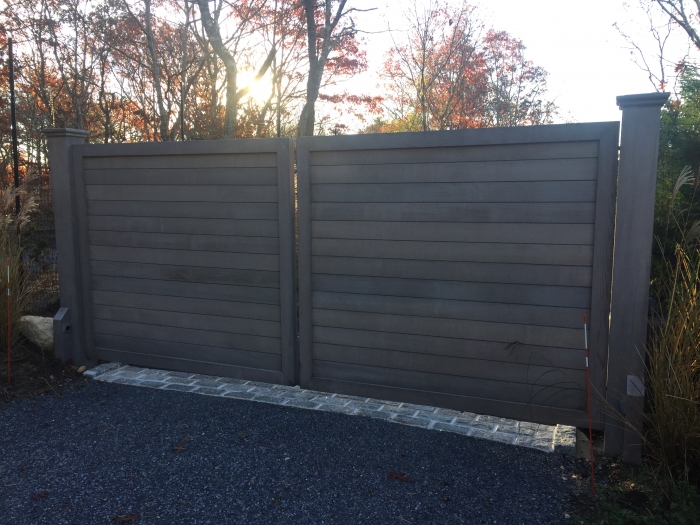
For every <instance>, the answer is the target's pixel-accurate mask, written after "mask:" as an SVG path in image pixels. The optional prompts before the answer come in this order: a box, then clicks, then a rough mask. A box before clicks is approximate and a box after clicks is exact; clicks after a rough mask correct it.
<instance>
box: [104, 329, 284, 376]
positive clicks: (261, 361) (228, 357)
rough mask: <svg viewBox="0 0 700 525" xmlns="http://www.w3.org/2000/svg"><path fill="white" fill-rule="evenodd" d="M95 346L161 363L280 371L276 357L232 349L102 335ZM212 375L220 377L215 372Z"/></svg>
mask: <svg viewBox="0 0 700 525" xmlns="http://www.w3.org/2000/svg"><path fill="white" fill-rule="evenodd" d="M96 343H97V346H98V347H100V348H104V349H110V350H117V351H123V352H129V353H139V354H143V355H151V356H153V357H159V358H161V359H163V360H164V361H165V360H167V359H187V360H190V361H204V362H208V363H212V364H218V365H228V366H244V367H250V368H261V369H267V370H280V368H281V362H280V356H279V355H278V354H266V353H263V352H251V351H248V350H238V349H236V348H221V347H216V346H204V345H194V344H185V343H173V342H169V341H168V342H166V341H154V340H152V339H138V338H135V337H128V336H127V337H124V336H116V335H102V334H98V335H97V338H96ZM161 367H162V365H161ZM214 373H215V374H216V375H220V374H219V373H218V372H214Z"/></svg>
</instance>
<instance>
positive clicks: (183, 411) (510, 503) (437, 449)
mask: <svg viewBox="0 0 700 525" xmlns="http://www.w3.org/2000/svg"><path fill="white" fill-rule="evenodd" d="M0 451H1V453H0V509H1V514H0V522H2V523H3V524H7V525H25V524H26V525H29V524H31V525H38V524H51V525H54V524H62V523H65V524H80V525H82V524H85V525H87V524H89V525H99V524H105V525H106V524H113V523H144V524H146V523H153V524H167V525H174V524H178V525H180V524H195V523H197V524H214V525H219V524H227V523H235V524H277V523H279V524H286V523H289V524H295V525H296V524H298V525H305V524H316V523H318V524H335V523H338V524H345V523H347V524H361V523H368V524H385V523H396V524H401V523H421V524H423V523H428V524H429V523H435V524H452V523H455V524H456V523H475V524H479V523H484V524H486V523H488V524H492V523H503V524H509V525H510V524H547V523H561V522H563V521H565V520H564V505H565V504H566V503H567V501H568V500H569V494H568V488H567V485H566V482H564V481H563V480H562V468H563V469H564V470H568V469H569V461H570V460H568V459H564V458H562V457H561V456H557V455H554V454H545V453H542V452H538V451H534V450H529V449H525V448H521V447H514V446H507V445H502V444H500V443H494V442H488V441H483V440H478V439H472V438H468V437H464V436H460V435H457V434H452V433H442V432H436V431H429V430H423V429H419V428H413V427H409V426H404V425H396V424H391V423H386V422H383V421H377V420H373V419H369V418H362V417H357V416H345V415H342V414H333V413H327V412H314V411H310V410H302V409H296V408H285V407H280V406H275V405H268V404H264V403H252V402H247V401H239V400H234V399H222V398H216V397H207V396H201V395H191V394H183V393H180V392H170V391H167V392H166V391H160V390H152V389H148V388H137V387H130V386H122V385H115V384H108V383H101V382H90V383H89V384H87V386H86V387H85V388H81V389H76V390H69V391H65V392H63V394H62V396H61V397H59V396H55V395H52V396H44V397H41V398H37V399H33V400H21V401H15V402H13V403H9V404H5V405H0Z"/></svg>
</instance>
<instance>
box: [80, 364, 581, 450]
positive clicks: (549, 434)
mask: <svg viewBox="0 0 700 525" xmlns="http://www.w3.org/2000/svg"><path fill="white" fill-rule="evenodd" d="M85 374H86V375H88V376H91V377H92V378H93V379H95V380H97V381H106V382H108V383H121V384H125V385H132V386H140V387H146V388H157V389H164V390H179V391H182V392H192V393H195V394H203V395H208V396H217V397H230V398H234V399H243V400H249V401H258V402H261V403H270V404H273V405H283V406H290V407H295V408H305V409H309V410H323V411H326V412H338V413H342V414H348V415H355V416H364V417H371V418H376V419H383V420H385V421H389V422H392V423H396V424H400V425H411V426H417V427H423V428H427V429H432V430H438V431H442V432H454V433H456V434H462V435H465V436H471V437H474V438H479V439H487V440H491V441H498V442H500V443H507V444H510V445H518V446H522V447H528V448H534V449H537V450H541V451H544V452H557V453H562V454H569V455H573V454H574V453H575V449H576V429H575V428H574V427H569V426H564V425H556V426H548V425H540V424H537V423H528V422H523V421H515V420H512V419H503V418H499V417H493V416H485V415H479V414H472V413H470V412H458V411H456V410H449V409H444V408H435V407H429V406H422V405H414V404H411V403H397V402H394V401H382V400H378V399H369V398H360V397H353V396H346V395H339V394H328V393H324V392H315V391H313V390H302V389H300V388H299V387H293V386H283V385H271V384H267V383H258V382H254V381H244V380H239V379H231V378H229V377H214V376H204V375H200V374H188V373H186V372H169V371H166V370H152V369H148V368H139V367H135V366H130V365H127V366H125V365H121V364H119V363H106V364H103V365H99V366H97V367H95V368H92V369H91V370H88V371H87V372H85Z"/></svg>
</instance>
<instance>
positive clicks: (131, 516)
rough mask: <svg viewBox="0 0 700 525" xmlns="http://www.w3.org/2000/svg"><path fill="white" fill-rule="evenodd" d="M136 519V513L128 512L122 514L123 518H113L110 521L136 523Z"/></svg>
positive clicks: (137, 516)
mask: <svg viewBox="0 0 700 525" xmlns="http://www.w3.org/2000/svg"><path fill="white" fill-rule="evenodd" d="M137 519H139V514H138V512H129V514H124V515H123V516H114V517H113V518H112V521H116V522H117V523H136V520H137Z"/></svg>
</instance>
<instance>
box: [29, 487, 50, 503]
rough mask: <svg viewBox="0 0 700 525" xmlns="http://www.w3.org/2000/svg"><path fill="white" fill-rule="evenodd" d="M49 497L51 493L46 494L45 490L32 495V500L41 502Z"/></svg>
mask: <svg viewBox="0 0 700 525" xmlns="http://www.w3.org/2000/svg"><path fill="white" fill-rule="evenodd" d="M48 495H49V493H48V492H46V491H45V490H43V491H41V492H37V493H36V494H32V499H33V500H34V501H39V500H40V499H44V498H45V497H46V496H48Z"/></svg>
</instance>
